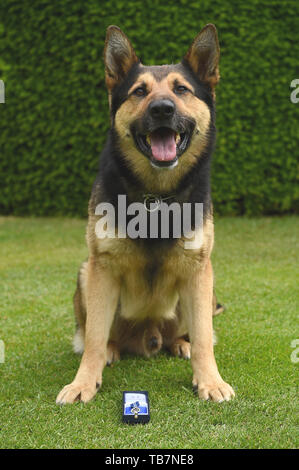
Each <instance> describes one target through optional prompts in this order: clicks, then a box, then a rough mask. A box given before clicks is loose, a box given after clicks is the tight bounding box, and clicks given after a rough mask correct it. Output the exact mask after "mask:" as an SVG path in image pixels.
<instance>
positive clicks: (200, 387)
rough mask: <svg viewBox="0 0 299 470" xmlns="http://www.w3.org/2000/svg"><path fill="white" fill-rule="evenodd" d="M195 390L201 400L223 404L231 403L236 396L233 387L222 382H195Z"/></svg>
mask: <svg viewBox="0 0 299 470" xmlns="http://www.w3.org/2000/svg"><path fill="white" fill-rule="evenodd" d="M192 383H193V389H194V390H197V392H198V396H199V398H201V399H203V400H211V401H214V402H218V403H221V402H223V401H229V400H231V399H232V398H233V397H234V396H235V392H234V390H233V389H232V387H231V386H230V385H229V384H227V383H226V382H224V381H223V380H222V379H221V380H215V381H210V382H208V383H206V382H203V381H197V380H196V379H195V380H193V382H192Z"/></svg>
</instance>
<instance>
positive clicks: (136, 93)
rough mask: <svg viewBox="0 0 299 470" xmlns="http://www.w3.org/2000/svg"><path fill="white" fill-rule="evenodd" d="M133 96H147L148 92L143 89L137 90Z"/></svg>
mask: <svg viewBox="0 0 299 470" xmlns="http://www.w3.org/2000/svg"><path fill="white" fill-rule="evenodd" d="M133 94H134V95H136V96H145V95H146V90H145V89H144V88H142V87H138V88H136V90H134V91H133Z"/></svg>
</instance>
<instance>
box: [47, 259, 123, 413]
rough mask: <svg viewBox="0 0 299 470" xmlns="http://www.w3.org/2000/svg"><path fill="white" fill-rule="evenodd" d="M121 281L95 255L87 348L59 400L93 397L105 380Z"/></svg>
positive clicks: (90, 277) (89, 281) (90, 267)
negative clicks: (104, 373)
mask: <svg viewBox="0 0 299 470" xmlns="http://www.w3.org/2000/svg"><path fill="white" fill-rule="evenodd" d="M119 291H120V289H119V284H118V283H117V282H116V281H115V280H114V279H113V277H112V276H111V274H110V272H109V271H108V269H107V268H103V267H101V266H100V265H99V264H98V263H97V262H96V260H95V259H94V258H93V257H91V258H89V260H88V273H87V289H86V292H87V315H86V333H85V348H84V353H83V356H82V360H81V364H80V367H79V370H78V372H77V374H76V377H75V379H74V380H73V382H72V383H70V384H69V385H66V386H65V387H64V388H63V389H62V390H61V392H60V393H59V395H58V396H57V399H56V403H58V404H66V403H74V402H75V401H78V400H80V401H82V402H84V403H86V402H88V401H89V400H91V399H92V398H93V397H94V395H95V394H96V392H97V390H98V389H99V387H100V386H101V383H102V371H103V368H104V366H105V364H106V351H107V342H108V337H109V332H110V328H111V325H112V321H113V318H114V314H115V311H116V308H117V303H118V299H119Z"/></svg>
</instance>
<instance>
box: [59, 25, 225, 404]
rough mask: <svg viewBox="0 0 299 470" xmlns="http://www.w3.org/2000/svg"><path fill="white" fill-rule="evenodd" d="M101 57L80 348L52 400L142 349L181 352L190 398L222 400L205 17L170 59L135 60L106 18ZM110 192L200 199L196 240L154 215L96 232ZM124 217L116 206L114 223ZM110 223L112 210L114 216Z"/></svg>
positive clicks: (89, 387) (213, 45) (212, 65)
mask: <svg viewBox="0 0 299 470" xmlns="http://www.w3.org/2000/svg"><path fill="white" fill-rule="evenodd" d="M104 61H105V73H106V85H107V88H108V96H109V105H110V114H111V129H110V131H109V135H108V139H107V142H106V145H105V148H104V150H103V152H102V154H101V157H100V166H99V173H98V176H97V178H96V180H95V183H94V185H93V189H92V193H91V198H90V202H89V210H88V213H89V219H88V226H87V233H86V239H87V245H88V249H89V257H88V260H87V261H86V262H84V263H83V265H82V266H81V268H80V270H79V275H78V284H77V290H76V292H75V295H74V308H75V319H76V327H77V330H76V334H75V338H74V349H75V351H76V352H83V356H82V360H81V364H80V367H79V369H78V372H77V374H76V376H75V378H74V380H73V382H72V383H70V384H69V385H66V386H65V387H64V388H63V389H62V390H61V392H60V393H59V394H58V397H57V400H56V401H57V403H58V404H66V403H73V402H75V401H82V402H84V403H85V402H88V401H89V400H91V399H92V398H93V397H94V396H95V394H96V392H97V390H98V389H99V388H100V386H101V383H102V371H103V368H104V366H105V365H106V364H111V363H112V362H113V361H116V360H118V359H119V358H120V355H121V354H122V353H123V352H129V353H137V354H143V355H145V356H150V355H152V354H155V353H157V352H158V351H159V350H160V349H161V348H162V347H163V348H166V349H167V350H168V351H170V353H172V354H173V355H175V356H180V357H183V358H186V359H187V358H188V359H189V358H190V359H191V365H192V370H193V388H194V390H196V391H197V393H198V396H199V397H200V398H202V399H205V400H211V401H215V402H221V401H224V400H230V399H231V398H232V397H233V396H234V391H233V389H232V387H231V386H230V385H229V384H227V383H226V382H224V381H223V379H222V377H221V375H220V373H219V372H218V368H217V364H216V361H215V357H214V348H213V346H214V343H213V325H212V317H213V314H216V313H219V311H220V309H221V307H219V306H218V308H217V304H216V300H215V296H214V293H213V271H212V265H211V260H210V256H211V252H212V247H213V239H214V230H213V214H212V203H211V195H210V164H211V155H212V152H213V147H214V142H215V87H216V84H217V82H218V80H219V70H218V62H219V44H218V37H217V31H216V28H215V26H214V25H212V24H208V25H206V26H205V27H204V28H203V29H202V31H201V32H200V33H199V34H198V35H197V36H196V37H195V39H194V41H193V43H192V44H191V46H190V48H189V50H188V52H187V54H186V55H185V56H184V57H183V59H182V61H181V62H180V63H179V64H175V65H162V66H145V65H143V64H142V63H141V62H140V60H139V59H138V58H137V56H136V54H135V51H134V49H133V47H132V45H131V43H130V41H129V39H128V38H127V37H126V35H125V34H124V33H123V32H122V31H121V30H120V29H119V28H118V27H117V26H109V28H108V29H107V35H106V42H105V49H104ZM119 195H123V196H126V204H127V205H126V207H128V206H129V204H132V203H134V202H139V203H142V202H143V203H145V200H146V198H147V197H148V195H151V197H152V198H154V200H155V201H156V202H157V201H164V203H166V204H168V205H170V204H173V203H174V202H176V204H178V205H179V207H182V206H183V204H185V203H189V204H191V206H192V207H193V206H194V205H195V203H201V204H203V217H202V220H203V222H202V225H201V230H202V243H201V245H200V246H199V247H198V248H197V249H185V245H184V237H183V235H182V237H181V238H179V237H175V236H174V235H173V233H172V232H171V231H170V236H169V237H168V239H167V238H163V237H162V236H161V230H160V229H161V223H160V225H159V227H160V228H159V230H158V236H156V237H152V238H151V237H144V238H142V237H136V238H132V237H128V236H126V237H114V238H113V237H106V238H105V237H104V238H100V237H98V236H97V235H96V224H97V222H98V221H99V220H100V219H101V215H98V213H97V211H96V208H97V206H98V204H100V203H102V202H108V203H110V204H112V206H113V207H114V208H115V213H117V212H118V204H119V202H118V201H119V198H118V197H119ZM157 204H158V203H157ZM150 207H152V206H150ZM192 214H193V215H191V219H192V227H193V228H194V233H195V235H196V234H197V230H199V228H198V226H196V224H195V222H194V211H193V212H192ZM102 216H103V214H102ZM131 219H132V217H131ZM131 219H130V217H129V216H128V214H126V217H125V223H127V222H128V220H131ZM122 223H123V221H120V217H118V218H117V217H116V222H115V226H116V227H118V226H119V225H121V224H122Z"/></svg>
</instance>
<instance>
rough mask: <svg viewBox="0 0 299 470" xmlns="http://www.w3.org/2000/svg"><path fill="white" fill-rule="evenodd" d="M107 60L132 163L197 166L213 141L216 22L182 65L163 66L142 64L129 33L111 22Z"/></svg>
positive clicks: (122, 139)
mask: <svg viewBox="0 0 299 470" xmlns="http://www.w3.org/2000/svg"><path fill="white" fill-rule="evenodd" d="M104 59H105V70H106V84H107V88H108V93H109V103H110V110H111V119H112V128H113V130H114V132H115V135H116V136H117V139H118V145H119V147H120V149H121V150H122V153H123V154H124V155H125V156H126V159H127V160H128V161H129V163H130V164H131V167H133V168H134V169H135V171H136V172H137V173H138V172H139V173H144V171H146V167H151V168H152V170H151V171H153V168H154V171H156V169H161V168H168V169H173V168H175V167H179V166H180V165H181V162H183V161H185V164H187V165H192V162H195V161H196V160H197V159H198V158H199V156H200V154H201V152H202V150H203V148H204V147H205V145H206V142H207V139H208V134H209V129H210V123H211V119H212V114H213V111H212V110H213V101H214V97H215V86H216V84H217V82H218V80H219V72H218V62H219V44H218V38H217V31H216V28H215V26H214V25H212V24H209V25H207V26H205V27H204V28H203V29H202V31H201V32H200V33H199V34H198V35H197V36H196V38H195V39H194V41H193V43H192V44H191V47H190V49H189V50H188V52H187V54H186V55H185V56H184V57H183V59H182V61H181V62H180V63H179V64H175V65H162V66H144V65H142V64H141V62H140V60H139V59H138V58H137V56H136V53H135V51H134V49H133V47H132V45H131V43H130V41H129V39H128V38H127V37H126V35H125V34H124V33H123V32H122V31H121V30H120V29H119V28H118V27H117V26H110V27H109V28H108V30H107V36H106V43H105V50H104ZM175 171H178V170H177V169H176V170H175Z"/></svg>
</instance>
